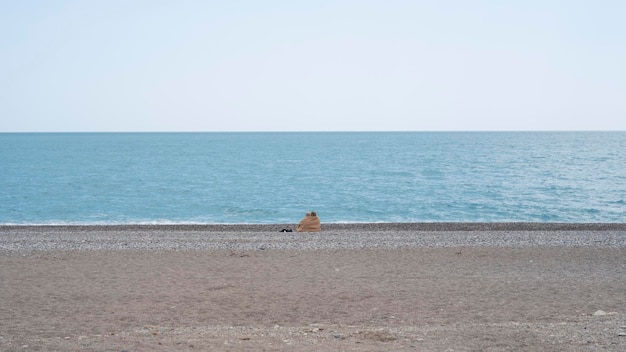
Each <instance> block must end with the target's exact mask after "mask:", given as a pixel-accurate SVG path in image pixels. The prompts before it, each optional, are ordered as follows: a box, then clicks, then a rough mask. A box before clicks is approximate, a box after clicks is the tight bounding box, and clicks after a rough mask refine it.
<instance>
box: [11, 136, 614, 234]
mask: <svg viewBox="0 0 626 352" xmlns="http://www.w3.org/2000/svg"><path fill="white" fill-rule="evenodd" d="M0 175H1V177H0V224H139V223H142V224H143V223H211V224H213V223H294V222H297V221H298V220H299V219H300V218H301V217H302V216H303V214H304V212H306V211H309V210H315V211H317V212H318V213H319V215H320V217H321V218H322V221H323V222H435V221H443V222H448V221H466V222H479V221H480V222H482V221H495V222H503V221H530V222H625V221H626V132H485V133H479V132H468V133H462V132H407V133H400V132H377V133H365V132H363V133H347V132H346V133H341V132H335V133H41V134H29V133H23V134H22V133H17V134H6V133H5V134H0Z"/></svg>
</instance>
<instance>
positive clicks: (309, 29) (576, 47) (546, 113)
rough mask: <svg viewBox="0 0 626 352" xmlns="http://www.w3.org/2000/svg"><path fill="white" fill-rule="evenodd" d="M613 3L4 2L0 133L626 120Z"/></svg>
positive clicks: (624, 4)
mask: <svg viewBox="0 0 626 352" xmlns="http://www.w3.org/2000/svg"><path fill="white" fill-rule="evenodd" d="M624 18H626V1H622V0H615V1H608V0H596V1H591V0H588V1H576V0H570V1H566V0H563V1H556V0H537V1H535V0H524V1H521V0H520V1H499V0H498V1H496V0H494V1H484V0H483V1H480V0H477V1H471V0H466V1H461V0H458V1H452V0H449V1H446V0H443V1H435V0H433V1H418V0H413V1H324V0H320V1H219V2H218V1H186V0H177V1H154V0H145V1H131V0H123V1H122V0H106V1H105V0H101V1H85V0H80V1H64V0H55V1H48V0H45V1H34V0H33V1H31V0H24V1H18V0H0V132H17V131H35V132H39V131H368V130H369V131H372V130H374V131H376V130H382V131H390V130H391V131H432V130H626V21H625V20H624Z"/></svg>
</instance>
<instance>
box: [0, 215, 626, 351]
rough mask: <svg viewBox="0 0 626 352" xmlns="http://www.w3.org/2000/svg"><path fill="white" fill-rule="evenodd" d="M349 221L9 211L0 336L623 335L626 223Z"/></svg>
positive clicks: (615, 346)
mask: <svg viewBox="0 0 626 352" xmlns="http://www.w3.org/2000/svg"><path fill="white" fill-rule="evenodd" d="M354 228H355V229H356V230H350V228H344V227H341V226H337V227H335V228H333V227H332V226H331V227H329V228H327V229H326V230H325V232H322V233H320V234H316V235H310V237H304V236H309V234H298V235H294V234H278V233H277V232H276V231H274V230H275V229H274V228H271V231H270V229H269V228H264V229H254V231H253V232H249V231H248V230H250V228H242V227H236V228H228V229H226V230H218V229H215V228H211V229H206V228H205V229H204V230H203V229H197V230H193V231H191V229H190V228H183V229H179V228H163V227H158V228H156V229H155V228H112V229H102V228H95V227H94V228H8V227H0V351H55V350H57V351H240V350H249V351H263V350H265V351H277V350H280V351H341V350H345V351H385V350H393V351H626V336H622V335H626V279H625V278H626V229H624V228H623V226H617V227H611V228H610V229H598V228H592V229H586V230H584V231H587V232H580V231H582V230H576V229H565V232H563V233H561V232H560V231H561V230H556V229H547V230H546V229H545V228H541V229H530V231H529V229H524V228H522V229H516V228H512V230H510V231H508V230H507V229H499V230H496V231H493V230H488V231H487V230H481V229H473V230H467V229H465V230H462V232H459V233H456V232H454V231H444V230H443V229H435V230H434V232H429V231H423V230H424V229H422V228H413V229H411V228H404V227H403V228H401V229H400V228H396V229H386V228H384V229H383V228H380V227H373V228H359V227H358V226H355V227H354ZM142 231H146V232H147V233H152V234H153V235H154V236H156V237H158V238H160V240H156V242H155V243H157V244H160V245H162V246H161V247H159V246H157V247H158V249H154V248H153V247H150V248H152V249H144V247H142V246H141V244H142V243H143V242H141V243H140V242H136V243H135V242H133V241H145V233H143V232H142ZM355 231H356V232H358V234H359V236H352V237H351V234H353V232H355ZM463 231H464V232H463ZM570 231H573V232H570ZM192 232H193V233H192ZM372 234H374V235H375V236H371V235H372ZM325 235H326V236H328V239H329V242H330V243H335V244H336V245H331V246H324V245H322V244H321V242H320V245H319V246H317V247H316V246H311V245H310V243H309V241H308V240H307V239H309V238H314V239H316V240H317V241H323V238H324V236H325ZM579 235H580V236H579ZM135 236H136V239H134V240H130V241H129V240H128V238H135ZM280 236H283V237H280ZM290 236H302V237H290ZM311 236H312V237H311ZM316 236H317V237H316ZM463 236H465V237H463ZM507 236H508V237H510V238H519V239H520V240H519V241H517V242H516V241H514V240H507V241H508V242H506V243H508V246H502V245H500V244H499V243H500V242H498V241H497V240H496V239H497V238H500V239H501V238H508V237H507ZM551 236H552V237H555V238H557V237H558V238H561V237H563V236H565V237H567V238H571V239H572V241H574V242H573V245H567V244H558V245H554V244H550V243H552V242H550V241H551V240H550V238H551ZM190 237H191V238H197V239H198V241H199V242H198V244H200V243H204V244H205V245H204V246H202V245H199V247H200V248H203V249H200V250H193V249H188V248H185V249H183V250H179V249H176V248H177V246H178V245H177V243H178V244H180V243H183V244H184V243H187V242H185V241H186V240H185V239H186V238H190ZM413 237H421V238H426V239H429V241H430V242H433V241H434V240H433V239H434V238H439V239H440V240H438V242H437V243H436V244H437V245H433V246H429V245H428V244H424V242H410V241H408V242H406V241H405V240H406V239H407V238H413ZM466 237H467V238H471V241H470V242H469V243H470V244H467V243H466V242H462V241H461V240H459V238H466ZM539 237H541V238H542V241H544V240H545V241H548V243H549V245H536V244H535V242H533V241H531V240H529V239H532V238H535V239H536V238H539ZM46 238H54V239H55V240H54V241H52V242H54V243H50V242H46V241H45V239H46ZM211 238H213V240H210V239H211ZM356 238H361V239H362V238H366V239H367V240H359V242H358V243H357V244H358V245H356V244H355V243H352V244H353V245H352V246H351V245H349V244H350V243H348V242H350V241H356ZM586 238H592V240H590V241H589V242H585V241H586V240H585V239H586ZM29 239H30V240H29ZM141 239H143V240H141ZM202 239H204V240H202ZM207 239H209V240H207ZM215 239H219V240H215ZM403 239H404V240H403ZM63 241H65V242H63ZM159 241H160V242H159ZM177 241H178V242H177ZM207 241H208V242H207ZM281 241H282V242H281ZM294 241H295V242H297V243H306V245H303V246H302V247H298V246H296V247H295V248H292V247H290V246H287V245H286V244H289V243H291V242H294ZM394 241H396V242H397V241H400V243H403V245H402V246H396V245H394V243H395V242H394ZM459 241H461V242H459ZM529 241H530V242H529ZM555 241H556V240H555ZM575 241H581V243H578V242H575ZM103 242H106V243H108V244H110V246H108V247H106V249H97V248H100V247H99V246H100V245H102V243H103ZM214 242H219V243H222V244H223V243H227V244H228V246H227V247H229V248H221V247H220V248H213V247H212V246H210V245H208V244H207V243H214ZM557 242H558V241H557ZM276 243H279V244H278V245H276ZM407 243H408V244H407ZM459 243H461V244H462V245H459ZM472 243H473V244H472ZM81 245H83V247H81ZM77 246H78V247H77ZM183 247H184V246H183ZM218 247H219V246H218ZM42 248H43V249H42ZM50 248H52V249H50ZM59 248H60V249H59ZM94 248H96V249H94ZM600 310H602V311H604V312H605V314H602V313H601V312H599V313H597V314H601V315H594V313H596V312H597V311H600Z"/></svg>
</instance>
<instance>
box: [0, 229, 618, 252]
mask: <svg viewBox="0 0 626 352" xmlns="http://www.w3.org/2000/svg"><path fill="white" fill-rule="evenodd" d="M283 228H293V225H288V224H287V225H286V224H268V225H119V226H114V225H109V226H99V225H96V226H0V254H2V253H11V252H29V251H52V250H63V251H65V250H70V251H71V250H214V249H218V250H219V249H231V250H320V249H324V250H326V249H359V248H390V249H398V248H414V247H425V248H429V247H544V246H545V247H554V246H559V247H581V246H595V247H603V248H607V247H608V248H622V247H626V224H537V223H406V224H387V223H384V224H379V223H374V224H326V225H324V227H323V230H322V232H319V233H297V232H279V231H280V230H281V229H283Z"/></svg>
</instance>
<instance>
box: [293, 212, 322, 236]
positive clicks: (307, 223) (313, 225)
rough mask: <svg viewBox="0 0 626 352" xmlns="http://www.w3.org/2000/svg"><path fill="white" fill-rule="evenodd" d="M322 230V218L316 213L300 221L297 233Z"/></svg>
mask: <svg viewBox="0 0 626 352" xmlns="http://www.w3.org/2000/svg"><path fill="white" fill-rule="evenodd" d="M321 229H322V225H321V223H320V218H319V217H317V214H316V213H315V212H312V213H311V214H310V215H309V214H308V213H307V215H306V216H305V217H304V219H302V220H301V221H300V223H299V224H298V227H296V231H298V232H319V231H320V230H321Z"/></svg>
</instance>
